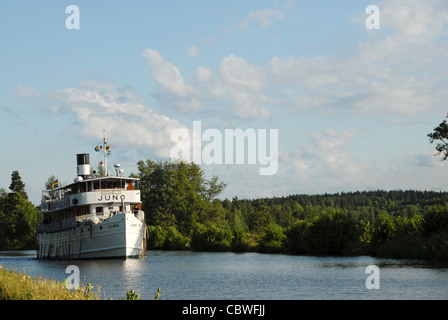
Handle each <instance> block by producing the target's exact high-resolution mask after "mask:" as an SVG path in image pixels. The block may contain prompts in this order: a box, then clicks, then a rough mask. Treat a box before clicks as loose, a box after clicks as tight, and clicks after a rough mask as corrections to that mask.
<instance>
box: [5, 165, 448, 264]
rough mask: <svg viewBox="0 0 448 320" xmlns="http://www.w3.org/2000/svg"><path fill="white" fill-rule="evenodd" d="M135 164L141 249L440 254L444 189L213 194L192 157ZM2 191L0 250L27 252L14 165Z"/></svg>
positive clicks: (30, 213) (445, 254) (444, 253)
mask: <svg viewBox="0 0 448 320" xmlns="http://www.w3.org/2000/svg"><path fill="white" fill-rule="evenodd" d="M137 168H138V172H137V173H133V174H131V176H132V177H136V178H139V179H140V190H141V199H142V210H143V211H144V212H145V219H146V224H147V229H148V243H147V248H148V249H150V250H193V251H233V252H254V251H255V252H261V253H286V254H297V255H316V256H325V255H329V256H359V255H368V256H373V257H380V258H400V259H421V260H428V261H448V192H441V191H439V192H437V191H416V190H406V191H403V190H393V191H383V190H376V191H362V192H361V191H356V192H342V193H334V194H327V193H326V194H320V195H307V194H297V195H290V196H283V197H271V198H260V199H252V200H251V199H238V197H236V196H235V197H233V198H232V199H231V200H229V199H227V198H226V199H224V200H220V199H218V198H217V197H218V196H219V195H220V194H221V193H222V191H223V190H224V188H225V187H226V184H225V183H223V182H221V181H219V179H218V177H217V176H214V177H212V178H211V179H206V177H205V174H204V172H203V170H202V169H200V167H199V166H198V165H196V164H194V163H183V162H171V161H152V160H146V161H139V162H138V163H137ZM52 179H53V180H54V177H53V176H52V177H50V178H49V180H48V181H47V183H46V186H48V185H51V183H52V181H51V180H52ZM248 188H250V186H249V185H248ZM10 189H11V192H9V193H8V192H6V191H5V190H4V189H0V250H17V249H34V248H35V238H36V213H37V211H38V210H39V207H36V206H34V205H33V204H32V203H31V202H30V201H29V200H28V197H27V195H26V193H25V184H24V183H23V182H22V180H21V177H20V175H19V173H18V171H13V173H12V175H11V186H10Z"/></svg>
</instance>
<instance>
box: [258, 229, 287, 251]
mask: <svg viewBox="0 0 448 320" xmlns="http://www.w3.org/2000/svg"><path fill="white" fill-rule="evenodd" d="M285 240H286V235H285V233H284V228H282V227H281V226H279V225H278V224H275V223H271V224H270V225H269V226H268V227H267V228H266V229H265V232H264V235H263V236H262V237H261V239H260V242H259V246H260V249H261V250H262V251H263V252H280V251H283V242H284V241H285Z"/></svg>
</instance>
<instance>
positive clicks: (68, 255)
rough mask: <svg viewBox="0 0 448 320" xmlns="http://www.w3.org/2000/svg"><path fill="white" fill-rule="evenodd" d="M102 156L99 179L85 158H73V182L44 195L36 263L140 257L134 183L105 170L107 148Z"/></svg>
mask: <svg viewBox="0 0 448 320" xmlns="http://www.w3.org/2000/svg"><path fill="white" fill-rule="evenodd" d="M106 144H107V139H106V137H104V139H103V146H101V147H97V148H98V149H100V150H101V151H103V152H104V163H103V165H104V168H105V169H104V174H103V176H100V175H98V174H97V173H96V172H95V171H92V170H91V168H90V164H89V154H77V177H76V179H75V181H74V183H72V184H69V185H67V186H60V185H59V186H54V187H52V188H51V189H50V190H44V191H43V195H42V209H41V211H40V212H39V213H38V225H37V257H38V258H39V259H96V258H126V257H144V256H146V225H145V216H144V212H143V211H142V210H141V201H140V190H139V179H136V178H129V177H122V174H123V171H122V170H120V165H118V164H117V165H114V167H115V171H116V172H115V175H110V173H109V171H108V170H107V157H108V155H110V147H109V146H107V145H106Z"/></svg>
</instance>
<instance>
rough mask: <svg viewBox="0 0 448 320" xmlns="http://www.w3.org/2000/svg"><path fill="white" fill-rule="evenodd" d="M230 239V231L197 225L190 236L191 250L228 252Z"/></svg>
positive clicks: (212, 226)
mask: <svg viewBox="0 0 448 320" xmlns="http://www.w3.org/2000/svg"><path fill="white" fill-rule="evenodd" d="M232 238H233V235H232V232H231V231H230V230H227V229H223V228H219V227H217V226H215V225H209V226H207V225H203V224H197V225H196V226H195V228H194V229H193V232H192V235H191V248H192V249H193V250H197V251H229V250H230V249H231V247H232Z"/></svg>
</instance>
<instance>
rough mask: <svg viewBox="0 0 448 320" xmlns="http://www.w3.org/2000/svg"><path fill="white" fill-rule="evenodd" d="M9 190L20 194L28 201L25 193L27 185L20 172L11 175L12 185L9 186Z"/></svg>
mask: <svg viewBox="0 0 448 320" xmlns="http://www.w3.org/2000/svg"><path fill="white" fill-rule="evenodd" d="M9 189H10V190H11V191H12V192H15V193H20V194H21V195H22V196H23V197H24V198H25V199H28V196H27V194H26V192H25V183H23V181H22V178H21V177H20V174H19V171H17V170H15V171H13V172H12V174H11V185H10V186H9Z"/></svg>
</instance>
